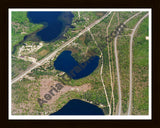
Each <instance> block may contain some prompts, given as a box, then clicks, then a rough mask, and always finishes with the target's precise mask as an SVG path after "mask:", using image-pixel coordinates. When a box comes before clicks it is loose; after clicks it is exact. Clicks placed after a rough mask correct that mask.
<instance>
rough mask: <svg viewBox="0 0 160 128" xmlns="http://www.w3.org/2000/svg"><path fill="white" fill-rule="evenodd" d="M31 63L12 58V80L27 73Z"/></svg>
mask: <svg viewBox="0 0 160 128" xmlns="http://www.w3.org/2000/svg"><path fill="white" fill-rule="evenodd" d="M30 64H31V62H29V61H24V60H21V59H17V58H16V57H12V79H13V78H15V77H16V76H18V75H19V74H20V73H21V72H23V71H25V70H26V69H27V67H28V65H30Z"/></svg>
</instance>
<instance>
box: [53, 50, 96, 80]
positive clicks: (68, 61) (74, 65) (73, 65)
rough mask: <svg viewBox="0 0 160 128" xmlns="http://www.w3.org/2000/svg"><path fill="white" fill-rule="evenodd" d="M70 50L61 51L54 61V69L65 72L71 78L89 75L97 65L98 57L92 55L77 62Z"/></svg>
mask: <svg viewBox="0 0 160 128" xmlns="http://www.w3.org/2000/svg"><path fill="white" fill-rule="evenodd" d="M71 53H72V52H71V51H63V52H62V53H61V54H60V55H59V56H58V57H57V59H56V60H55V61H54V67H55V69H56V70H60V71H63V72H66V73H67V74H68V75H69V76H70V77H71V78H72V79H80V78H83V77H86V76H88V75H90V74H91V73H92V72H93V71H94V70H95V69H96V68H97V66H98V63H99V57H98V56H92V57H90V58H89V59H88V60H87V61H85V62H83V63H78V62H77V61H76V60H75V59H74V58H73V57H72V56H71Z"/></svg>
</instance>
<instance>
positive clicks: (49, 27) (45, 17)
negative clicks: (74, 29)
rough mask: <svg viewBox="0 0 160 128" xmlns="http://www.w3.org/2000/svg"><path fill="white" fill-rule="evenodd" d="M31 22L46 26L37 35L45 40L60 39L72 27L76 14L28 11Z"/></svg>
mask: <svg viewBox="0 0 160 128" xmlns="http://www.w3.org/2000/svg"><path fill="white" fill-rule="evenodd" d="M27 17H28V18H29V20H30V22H32V23H35V24H43V25H44V28H43V29H42V30H40V31H38V32H37V36H38V37H39V38H40V39H41V40H42V41H45V42H50V41H54V40H56V39H58V38H59V37H60V36H61V35H63V33H64V32H65V31H67V28H69V27H71V24H72V18H73V17H74V15H73V14H72V13H71V12H39V11H38V12H36V11H33V12H28V13H27Z"/></svg>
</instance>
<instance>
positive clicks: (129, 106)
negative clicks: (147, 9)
mask: <svg viewBox="0 0 160 128" xmlns="http://www.w3.org/2000/svg"><path fill="white" fill-rule="evenodd" d="M147 16H148V13H147V14H146V15H145V16H143V17H142V18H141V19H140V20H139V21H138V23H137V24H136V25H135V27H134V29H133V31H132V34H131V38H130V89H129V105H128V115H130V114H131V110H132V109H131V107H132V43H133V37H134V34H135V32H136V30H137V28H138V26H139V24H140V23H141V22H142V21H143V20H144V19H145V18H146V17H147Z"/></svg>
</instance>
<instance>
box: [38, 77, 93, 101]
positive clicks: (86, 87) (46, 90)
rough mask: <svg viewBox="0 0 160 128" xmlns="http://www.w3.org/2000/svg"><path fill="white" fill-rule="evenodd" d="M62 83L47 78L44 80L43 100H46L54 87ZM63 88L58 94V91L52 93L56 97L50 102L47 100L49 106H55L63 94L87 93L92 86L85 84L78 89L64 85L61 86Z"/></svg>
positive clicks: (41, 92) (42, 81) (42, 85)
mask: <svg viewBox="0 0 160 128" xmlns="http://www.w3.org/2000/svg"><path fill="white" fill-rule="evenodd" d="M58 83H60V82H58V81H54V80H53V79H52V78H46V79H42V80H41V82H40V84H41V87H40V98H41V99H43V100H46V99H45V98H44V95H45V94H50V93H49V91H50V90H51V89H52V88H53V87H54V88H56V84H58ZM61 85H62V86H63V87H62V89H61V90H59V91H58V92H56V91H54V90H53V91H52V92H53V93H54V96H52V95H51V94H50V95H51V96H52V98H51V99H50V100H46V101H47V104H53V103H55V102H56V100H57V99H58V98H59V97H60V96H61V95H63V94H65V93H67V92H68V91H77V92H86V91H87V90H89V89H91V86H90V84H83V85H81V86H77V87H72V86H69V85H63V84H61Z"/></svg>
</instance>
